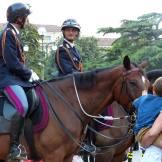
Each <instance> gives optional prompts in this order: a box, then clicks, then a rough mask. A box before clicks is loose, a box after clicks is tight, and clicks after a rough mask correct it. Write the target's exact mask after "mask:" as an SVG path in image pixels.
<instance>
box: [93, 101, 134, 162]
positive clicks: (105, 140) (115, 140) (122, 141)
mask: <svg viewBox="0 0 162 162" xmlns="http://www.w3.org/2000/svg"><path fill="white" fill-rule="evenodd" d="M111 106H112V108H113V117H114V118H121V117H126V116H128V113H127V112H126V111H125V110H124V108H123V107H122V106H121V105H119V104H118V103H117V102H113V103H112V105H111ZM130 122H131V121H130V120H128V119H127V118H122V119H118V120H114V121H113V123H112V126H111V125H110V126H109V127H108V126H107V128H106V127H105V129H102V130H101V131H99V133H101V134H102V135H104V136H102V135H101V134H97V135H96V136H95V145H96V146H97V147H99V148H101V150H100V153H99V154H96V156H95V162H101V161H102V162H122V161H123V160H124V158H125V150H126V149H127V148H128V147H129V146H131V145H132V143H133V141H134V138H133V136H132V134H128V131H129V129H130V124H131V123H130Z"/></svg>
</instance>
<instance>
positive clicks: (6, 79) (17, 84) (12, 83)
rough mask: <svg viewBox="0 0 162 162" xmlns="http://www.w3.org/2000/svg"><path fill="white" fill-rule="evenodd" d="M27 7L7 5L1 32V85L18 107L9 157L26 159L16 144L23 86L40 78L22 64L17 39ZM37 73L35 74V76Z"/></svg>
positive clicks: (23, 102) (25, 104)
mask: <svg viewBox="0 0 162 162" xmlns="http://www.w3.org/2000/svg"><path fill="white" fill-rule="evenodd" d="M30 13H31V11H30V9H29V7H28V6H27V5H25V4H23V3H14V4H12V5H10V6H9V7H8V9H7V21H8V24H7V25H6V27H5V28H4V30H3V31H2V33H1V35H0V89H1V90H2V91H3V93H4V94H5V96H6V97H7V99H8V100H9V102H10V103H11V104H12V105H13V106H14V108H15V109H16V110H17V111H16V114H15V115H14V117H13V119H12V125H11V134H10V141H11V142H10V151H9V155H8V160H10V161H14V160H15V159H26V155H25V154H23V151H22V150H21V148H20V145H19V136H20V134H21V131H22V129H23V123H24V118H25V115H26V113H27V111H28V101H27V97H26V94H25V91H24V89H25V88H27V87H31V86H32V84H31V83H30V82H29V80H31V81H32V80H37V79H39V78H38V76H37V75H36V73H34V72H33V71H32V70H30V69H29V68H27V67H26V66H25V55H24V52H23V47H22V44H21V41H20V30H21V29H23V28H24V27H25V24H26V23H27V21H28V19H27V17H28V15H29V14H30ZM34 76H36V78H34Z"/></svg>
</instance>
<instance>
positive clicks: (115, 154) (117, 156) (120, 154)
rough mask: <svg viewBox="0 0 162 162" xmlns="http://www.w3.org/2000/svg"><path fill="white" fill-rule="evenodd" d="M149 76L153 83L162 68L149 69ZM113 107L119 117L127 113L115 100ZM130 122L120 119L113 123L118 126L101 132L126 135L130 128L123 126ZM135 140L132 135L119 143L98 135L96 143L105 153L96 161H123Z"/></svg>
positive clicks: (97, 156)
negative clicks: (102, 147)
mask: <svg viewBox="0 0 162 162" xmlns="http://www.w3.org/2000/svg"><path fill="white" fill-rule="evenodd" d="M146 75H147V78H148V79H149V81H150V83H153V82H154V81H155V80H156V79H157V78H158V77H160V76H162V69H155V70H151V71H148V72H147V73H146ZM112 107H113V108H114V109H113V111H114V117H119V116H124V115H127V113H126V112H125V111H123V110H122V109H124V108H122V106H121V105H119V104H117V103H116V102H114V103H113V104H112ZM128 124H129V121H128V120H125V119H124V120H123V119H122V120H118V121H115V122H113V125H115V126H117V125H118V126H119V127H118V128H110V127H109V128H105V129H104V130H102V131H100V133H101V134H103V135H104V136H106V137H108V138H109V137H111V138H114V137H115V136H118V137H122V136H124V135H126V133H127V132H128V130H127V129H126V128H127V127H125V128H124V127H122V126H124V125H125V126H127V125H128ZM133 142H134V140H133V137H132V136H130V137H129V138H128V140H123V141H122V142H120V143H119V144H118V141H117V140H112V139H110V140H107V139H106V138H104V137H102V136H101V135H96V142H95V145H97V146H104V148H105V149H104V150H103V152H105V153H103V154H100V155H96V158H95V160H96V162H101V161H102V162H122V161H123V159H124V157H125V150H126V149H127V148H128V147H129V146H131V145H132V144H133ZM112 144H117V145H115V146H114V147H107V148H106V146H110V145H112Z"/></svg>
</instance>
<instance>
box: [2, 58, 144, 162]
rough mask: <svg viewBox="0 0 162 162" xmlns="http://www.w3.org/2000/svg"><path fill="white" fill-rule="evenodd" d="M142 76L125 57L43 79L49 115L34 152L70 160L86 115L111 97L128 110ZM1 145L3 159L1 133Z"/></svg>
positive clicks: (58, 161) (5, 142)
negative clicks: (118, 62) (100, 66)
mask: <svg viewBox="0 0 162 162" xmlns="http://www.w3.org/2000/svg"><path fill="white" fill-rule="evenodd" d="M145 79H146V78H145V77H144V74H143V71H142V69H141V66H139V67H136V66H134V65H133V64H131V63H130V60H129V58H128V57H125V58H124V61H123V65H121V66H118V67H116V68H114V69H111V70H110V69H102V70H96V71H92V72H86V73H76V74H74V75H69V76H66V77H64V78H59V79H55V80H51V81H48V82H43V83H42V85H41V86H42V87H43V90H44V92H45V94H46V95H47V98H48V100H49V104H50V107H49V111H50V118H49V121H48V125H47V127H46V128H45V129H44V130H43V131H42V132H40V133H37V134H34V145H35V148H36V151H37V154H38V155H39V156H40V157H41V158H42V159H43V160H44V161H45V162H71V161H72V158H73V155H74V154H76V153H77V150H78V148H79V147H80V144H79V143H80V141H81V140H82V139H83V138H84V130H85V127H86V125H87V124H88V123H89V122H90V120H91V119H92V118H91V117H90V115H88V114H91V115H93V116H95V115H97V114H100V113H101V112H102V111H103V109H104V108H105V106H106V105H108V104H111V103H112V102H113V101H114V100H117V101H118V102H119V103H120V104H121V105H122V106H124V107H127V109H126V111H128V112H131V111H132V107H131V102H132V101H133V100H134V99H135V98H137V97H139V96H140V95H141V94H142V91H143V90H145V89H146V88H147V87H146V82H145ZM56 90H57V91H56ZM82 106H83V107H82ZM83 109H84V110H83ZM0 144H1V147H0V159H6V156H7V153H8V150H9V136H8V135H1V136H0Z"/></svg>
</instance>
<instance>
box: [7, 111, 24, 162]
mask: <svg viewBox="0 0 162 162" xmlns="http://www.w3.org/2000/svg"><path fill="white" fill-rule="evenodd" d="M23 126H24V118H23V117H21V116H20V115H19V114H16V115H15V116H14V119H13V120H12V125H11V134H10V140H11V142H10V151H9V155H8V162H9V161H14V160H26V159H27V153H26V151H25V149H23V147H22V145H20V144H19V136H20V134H21V132H22V129H23Z"/></svg>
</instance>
